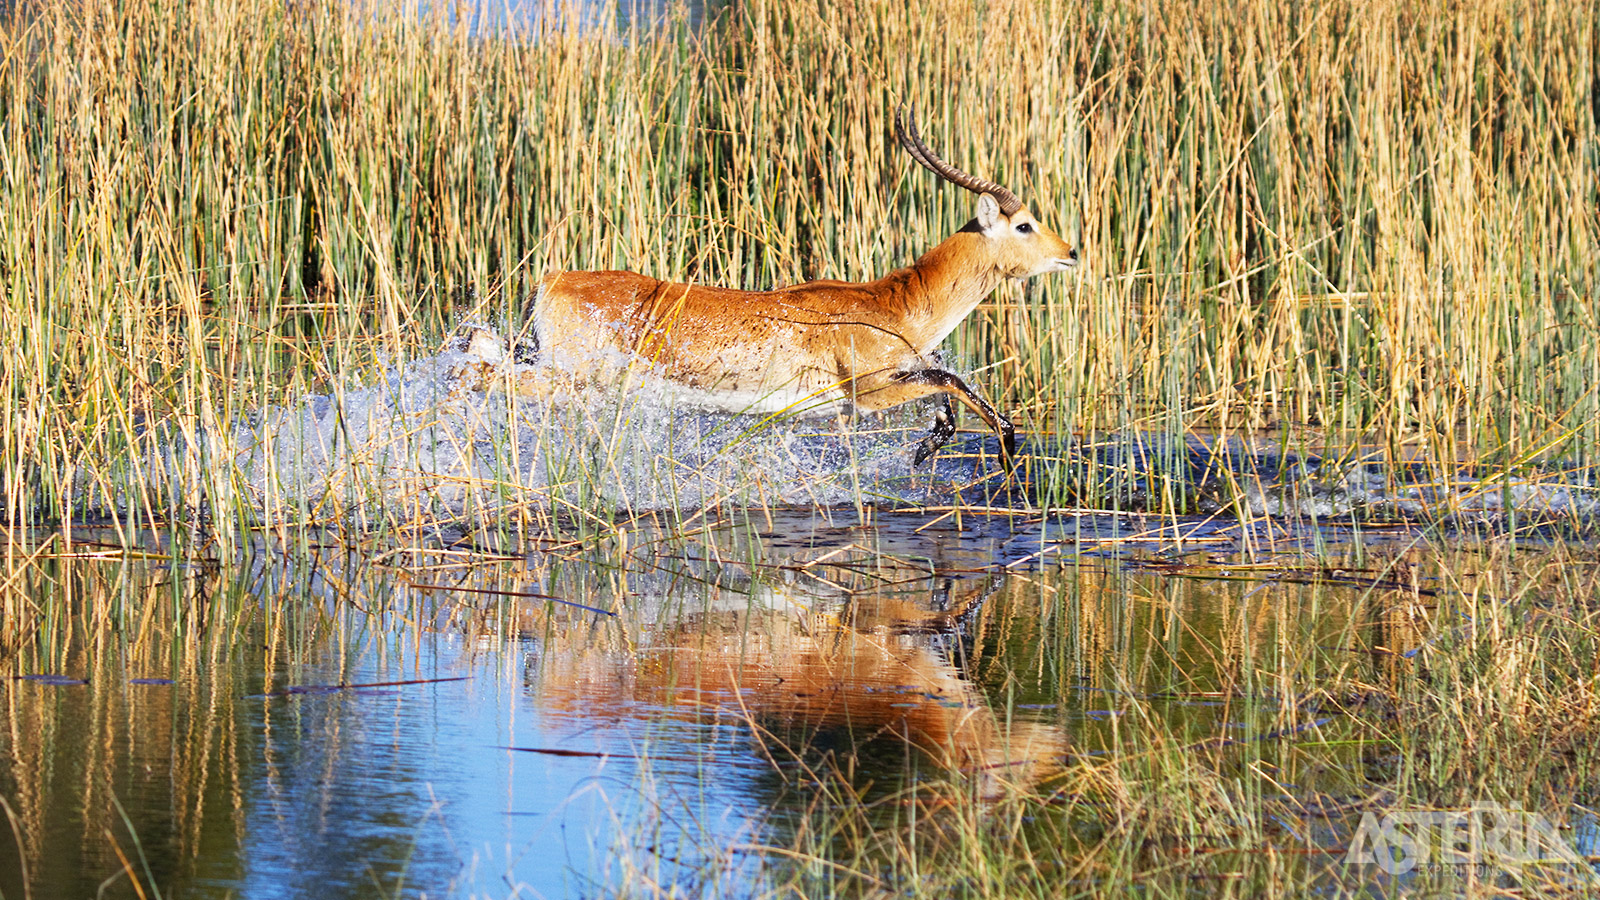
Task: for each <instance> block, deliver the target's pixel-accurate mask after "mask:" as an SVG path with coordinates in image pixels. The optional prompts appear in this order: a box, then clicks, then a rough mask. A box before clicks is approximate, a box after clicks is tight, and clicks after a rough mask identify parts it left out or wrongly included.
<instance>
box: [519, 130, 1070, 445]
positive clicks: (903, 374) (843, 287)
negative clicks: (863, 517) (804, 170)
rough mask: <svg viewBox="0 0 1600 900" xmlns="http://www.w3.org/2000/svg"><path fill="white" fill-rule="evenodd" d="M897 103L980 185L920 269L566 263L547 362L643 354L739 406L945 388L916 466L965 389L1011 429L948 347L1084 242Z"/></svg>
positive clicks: (941, 167) (1012, 437)
mask: <svg viewBox="0 0 1600 900" xmlns="http://www.w3.org/2000/svg"><path fill="white" fill-rule="evenodd" d="M908 118H909V117H906V116H903V115H902V114H899V113H897V114H896V116H895V135H896V137H897V138H898V140H899V143H900V145H901V146H902V147H904V148H905V150H906V152H907V153H909V154H910V155H911V158H912V159H914V160H916V161H917V162H918V163H919V164H921V165H922V166H923V167H924V168H926V169H928V170H929V171H931V172H933V173H934V174H935V175H938V176H939V177H940V178H942V179H944V180H945V181H948V182H949V183H951V184H953V185H956V186H958V187H963V188H966V189H967V190H969V191H972V192H973V193H975V194H977V195H978V209H977V215H976V217H974V218H973V219H972V220H971V221H970V222H968V223H967V224H966V225H965V226H963V227H962V228H961V229H960V230H959V231H957V232H956V233H955V234H953V235H951V236H950V237H948V238H946V239H945V240H944V242H942V243H940V244H939V245H938V246H936V247H934V248H933V249H932V250H930V251H928V252H927V253H925V254H923V256H922V257H921V258H920V259H918V260H917V261H916V262H915V263H913V264H912V265H910V266H909V267H906V268H902V269H897V270H895V271H893V272H890V273H889V274H888V275H885V276H884V277H882V278H880V279H878V280H877V281H869V282H864V283H855V282H846V281H831V280H830V281H808V282H805V283H804V284H797V285H793V286H791V287H784V288H779V289H776V290H770V291H742V290H733V289H730V288H722V287H712V286H707V285H692V284H674V283H671V282H666V281H660V280H658V279H655V278H651V277H649V276H646V275H637V274H634V273H632V272H615V271H613V272H555V273H551V274H548V275H546V276H545V277H544V279H543V280H542V281H541V282H540V286H539V289H538V292H537V294H536V298H535V310H534V322H533V329H532V330H533V337H534V340H535V342H536V350H535V352H536V353H537V354H538V356H539V357H540V363H541V365H545V366H550V367H554V368H556V369H558V370H561V371H563V372H565V373H566V374H567V375H570V376H574V377H577V378H579V379H582V380H597V379H602V378H612V379H614V378H616V377H617V376H618V374H619V373H620V372H621V371H622V368H623V367H624V366H625V365H627V364H629V363H631V362H633V361H643V362H644V363H646V364H647V365H648V367H649V369H650V371H651V372H652V373H653V374H654V375H656V376H658V377H659V380H660V382H661V383H663V384H664V385H666V386H667V387H668V388H669V390H670V395H671V396H672V397H673V398H674V399H679V400H681V401H683V402H686V403H690V404H693V405H697V406H700V407H702V408H709V409H714V410H723V411H727V412H735V413H756V414H797V415H802V416H825V415H843V414H849V413H851V412H852V411H855V412H877V411H879V410H884V409H888V408H890V407H894V406H899V405H900V404H903V403H908V402H910V401H912V400H918V399H921V398H924V397H928V396H931V395H935V394H938V395H941V397H940V406H939V408H938V410H937V411H936V413H935V418H934V422H933V426H932V428H931V429H930V430H929V431H928V433H927V436H926V437H924V438H923V439H922V441H921V442H920V443H919V444H918V445H917V448H916V452H915V454H914V455H913V457H912V464H913V465H914V466H920V465H921V464H922V463H923V462H924V461H925V460H927V459H928V457H929V456H931V455H932V454H933V453H934V452H935V451H936V450H938V449H939V448H940V447H941V446H943V445H944V444H945V442H946V441H948V440H949V439H950V437H951V435H953V434H954V433H955V425H956V408H955V405H954V404H953V403H952V398H953V399H954V400H959V401H960V402H961V403H963V404H965V405H966V406H967V407H968V408H969V409H971V410H972V411H973V412H974V413H976V414H977V416H978V417H979V418H981V419H982V420H983V421H984V423H985V424H986V425H988V426H989V428H991V429H992V430H993V431H994V432H995V433H996V434H997V435H998V437H999V440H1000V448H1001V459H1002V461H1003V463H1004V464H1005V466H1006V467H1007V468H1009V467H1010V465H1011V460H1012V457H1013V454H1014V453H1015V451H1016V430H1015V428H1014V427H1013V425H1012V423H1011V420H1010V419H1008V418H1006V417H1005V416H1004V415H1001V414H1000V413H999V412H998V411H996V410H995V408H994V407H993V406H991V405H990V404H989V402H988V401H987V400H985V399H984V398H983V397H982V396H981V395H980V394H978V393H977V392H976V391H974V390H973V389H972V388H971V387H970V386H969V385H968V384H967V383H966V382H965V381H963V380H962V379H961V378H960V376H958V375H956V374H955V373H954V372H951V371H950V370H949V369H947V368H945V367H944V365H943V364H942V363H941V360H940V356H939V353H938V351H937V348H938V346H939V344H940V343H941V342H942V341H943V340H944V339H945V337H946V336H948V335H949V334H950V332H951V331H953V330H954V329H955V327H956V326H957V325H958V324H960V323H961V321H962V320H964V319H965V318H966V317H967V316H968V315H970V314H971V313H972V311H973V310H974V309H975V308H977V306H978V304H979V303H980V302H982V301H983V299H984V298H985V297H987V296H989V294H990V293H991V292H993V291H994V289H995V288H996V287H997V286H998V285H999V284H1000V281H1001V280H1002V279H1005V278H1016V279H1023V278H1031V277H1033V276H1036V275H1042V274H1045V273H1047V272H1058V271H1062V270H1065V269H1070V268H1072V267H1074V266H1076V265H1077V262H1078V252H1077V250H1075V249H1074V248H1073V247H1071V246H1070V245H1068V244H1067V242H1066V241H1064V240H1063V239H1062V238H1061V237H1060V236H1059V235H1057V234H1055V233H1054V232H1052V231H1050V230H1049V229H1047V228H1045V227H1044V226H1042V225H1041V224H1040V223H1039V221H1038V220H1037V219H1035V218H1034V217H1033V215H1032V214H1030V213H1029V212H1028V211H1027V210H1026V209H1024V208H1023V206H1022V201H1021V200H1019V199H1018V198H1017V195H1016V194H1013V193H1012V192H1011V191H1009V190H1007V189H1006V188H1004V187H1002V186H1000V185H998V184H996V183H994V182H992V181H987V180H985V179H982V178H978V177H976V176H973V175H970V174H968V173H966V172H963V171H961V170H960V169H957V168H956V167H954V166H952V165H950V164H949V163H947V162H945V161H944V160H943V159H940V158H939V156H938V155H937V154H935V153H934V152H933V151H932V150H930V149H929V148H928V145H927V144H926V143H925V142H924V141H923V140H922V137H921V135H920V134H919V133H918V132H917V127H916V123H915V122H914V121H908Z"/></svg>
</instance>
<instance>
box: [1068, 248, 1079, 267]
mask: <svg viewBox="0 0 1600 900" xmlns="http://www.w3.org/2000/svg"><path fill="white" fill-rule="evenodd" d="M1077 264H1078V248H1077V247H1073V248H1072V249H1071V250H1068V251H1067V265H1068V266H1075V265H1077Z"/></svg>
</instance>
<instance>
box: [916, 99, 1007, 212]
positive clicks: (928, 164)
mask: <svg viewBox="0 0 1600 900" xmlns="http://www.w3.org/2000/svg"><path fill="white" fill-rule="evenodd" d="M915 115H916V110H912V113H911V115H910V116H906V115H905V110H904V108H902V109H898V110H896V111H895V114H894V134H895V137H897V138H899V139H900V146H902V147H904V148H906V152H907V153H909V154H911V158H912V159H914V160H916V161H917V162H919V163H921V164H922V167H923V168H925V169H927V170H928V171H930V172H932V173H933V174H935V175H938V176H939V177H940V178H943V179H944V180H945V181H948V182H950V183H951V184H954V185H959V186H961V187H964V188H966V189H967V190H969V191H972V192H973V193H974V194H990V195H992V196H993V197H994V199H995V200H997V201H999V203H1000V211H1001V212H1002V213H1004V214H1006V215H1007V216H1010V215H1014V214H1015V213H1016V211H1017V210H1019V209H1021V208H1022V201H1021V200H1018V199H1017V195H1016V194H1013V193H1011V192H1010V191H1008V190H1006V189H1005V188H1003V187H1001V186H1000V185H998V184H995V183H994V182H992V181H988V180H986V179H983V178H979V177H978V176H976V175H969V174H967V173H966V172H963V171H961V170H960V169H958V168H956V167H955V166H952V165H950V164H949V163H947V162H945V161H944V160H942V159H940V158H939V156H938V154H936V153H934V152H933V151H932V150H929V149H928V145H927V144H924V143H923V142H922V135H920V134H918V133H917V123H916V122H914V121H912V118H913V117H914V116H915Z"/></svg>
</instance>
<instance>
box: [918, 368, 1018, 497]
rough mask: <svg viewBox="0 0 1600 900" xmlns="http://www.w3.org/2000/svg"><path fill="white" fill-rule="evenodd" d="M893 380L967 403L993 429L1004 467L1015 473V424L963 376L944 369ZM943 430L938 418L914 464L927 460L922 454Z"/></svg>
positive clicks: (937, 445)
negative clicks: (923, 386) (997, 437)
mask: <svg viewBox="0 0 1600 900" xmlns="http://www.w3.org/2000/svg"><path fill="white" fill-rule="evenodd" d="M893 378H894V380H895V381H897V382H899V383H900V384H907V385H926V386H927V387H930V388H933V389H935V390H940V391H944V392H945V395H946V396H947V397H950V396H953V397H955V398H956V399H957V400H960V401H961V402H962V403H965V404H966V405H967V407H968V408H969V409H971V410H972V411H973V412H975V413H977V414H978V418H980V419H982V420H983V422H984V424H985V425H988V426H989V427H990V428H993V429H994V431H995V434H997V435H999V436H1000V464H1001V465H1002V466H1004V467H1005V470H1006V471H1007V472H1009V471H1011V467H1012V465H1013V464H1014V462H1015V457H1016V452H1017V429H1016V427H1015V426H1013V425H1012V424H1011V420H1010V419H1008V418H1006V417H1005V416H1002V415H1000V413H998V412H996V411H995V408H994V407H992V406H990V405H989V401H987V400H985V399H983V398H982V397H980V396H978V394H977V393H976V392H975V391H973V390H972V388H970V387H967V383H966V382H965V381H962V380H961V377H960V376H958V375H956V374H955V373H954V372H947V371H945V370H944V369H917V370H916V371H912V372H896V373H895V374H894V376H893ZM930 393H931V391H930ZM945 404H946V409H949V408H950V407H949V401H948V400H946V401H945ZM940 429H941V425H940V422H939V420H938V419H937V418H935V420H934V423H933V430H932V431H930V432H929V433H928V436H927V437H926V438H923V440H922V443H921V444H918V445H917V457H913V462H916V461H918V457H920V458H926V456H925V455H924V454H923V453H922V449H923V447H925V446H927V444H928V442H929V441H931V440H933V439H934V438H935V436H936V435H938V434H939V433H940ZM949 430H950V432H951V433H953V432H954V431H955V417H954V416H951V417H950V424H949ZM949 437H950V435H949V434H944V435H943V437H942V438H940V439H939V441H938V443H936V444H934V445H933V446H932V447H929V448H928V453H932V452H933V451H934V450H935V449H937V448H938V447H939V445H940V444H943V443H944V442H945V441H946V440H948V439H949Z"/></svg>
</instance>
